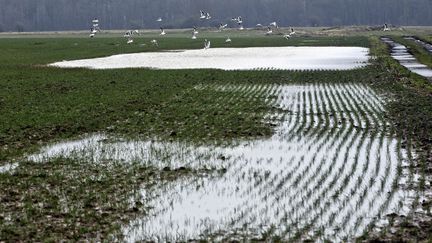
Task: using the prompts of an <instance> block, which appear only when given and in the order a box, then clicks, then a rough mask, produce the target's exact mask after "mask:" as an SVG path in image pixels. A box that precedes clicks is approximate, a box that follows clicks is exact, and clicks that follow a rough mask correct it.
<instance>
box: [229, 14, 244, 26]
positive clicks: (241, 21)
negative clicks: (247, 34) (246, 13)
mask: <svg viewBox="0 0 432 243" xmlns="http://www.w3.org/2000/svg"><path fill="white" fill-rule="evenodd" d="M231 21H234V22H237V24H242V23H243V18H242V17H241V16H238V17H234V18H231Z"/></svg>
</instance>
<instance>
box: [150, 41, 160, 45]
mask: <svg viewBox="0 0 432 243" xmlns="http://www.w3.org/2000/svg"><path fill="white" fill-rule="evenodd" d="M150 43H152V44H153V45H154V46H159V44H158V42H157V40H151V41H150Z"/></svg>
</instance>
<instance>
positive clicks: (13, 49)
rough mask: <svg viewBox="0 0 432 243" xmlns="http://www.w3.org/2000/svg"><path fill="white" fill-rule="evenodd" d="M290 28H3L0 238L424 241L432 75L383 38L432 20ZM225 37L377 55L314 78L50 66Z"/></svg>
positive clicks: (414, 31) (421, 31)
mask: <svg viewBox="0 0 432 243" xmlns="http://www.w3.org/2000/svg"><path fill="white" fill-rule="evenodd" d="M284 31H287V30H286V29H281V30H280V33H276V34H275V35H272V36H265V35H264V32H265V30H247V31H242V32H240V31H237V30H228V31H224V32H223V33H220V32H217V31H214V30H200V32H201V33H199V40H195V41H193V40H191V39H190V37H189V35H190V32H191V30H167V32H168V34H167V36H166V37H160V36H159V35H158V32H157V31H141V33H142V35H140V36H137V37H136V38H135V42H134V44H131V45H127V44H126V40H125V38H123V37H122V32H121V31H118V32H114V31H113V32H111V31H110V32H107V33H105V32H104V33H102V34H100V35H97V36H96V38H94V39H90V38H88V33H86V32H79V33H74V32H62V33H22V34H15V33H1V34H0V77H1V79H0V114H1V116H0V187H1V188H2V193H1V194H0V241H27V240H29V239H32V240H36V241H59V240H72V241H73V240H86V239H88V240H95V239H102V240H119V239H125V240H129V241H133V240H150V239H153V240H154V239H160V240H189V239H192V240H200V239H207V240H221V241H224V240H242V239H246V240H274V241H276V240H299V239H302V240H334V241H338V240H354V239H356V238H358V237H361V236H362V237H365V239H372V238H374V237H378V238H380V237H381V239H399V238H397V237H398V234H399V233H400V234H401V235H403V236H404V237H407V238H408V239H413V240H427V239H428V237H430V236H428V235H425V232H427V231H424V230H419V231H413V232H411V231H408V232H407V230H406V228H403V227H401V225H410V224H412V223H413V222H418V221H416V220H418V214H417V213H416V210H415V209H418V208H420V209H421V210H423V211H422V212H424V215H428V217H429V216H430V210H431V206H430V205H431V204H427V203H425V202H429V201H427V200H430V198H427V197H424V196H425V195H426V193H427V192H428V191H427V190H428V188H430V186H431V184H430V183H431V181H430V168H431V167H430V166H431V164H430V163H431V161H430V158H431V141H430V138H431V137H432V125H431V122H430V121H431V119H432V105H431V104H432V98H431V97H432V85H431V83H430V82H429V81H428V80H426V79H424V78H421V77H420V76H417V75H415V74H411V73H409V72H408V71H407V70H406V69H404V68H402V67H401V66H400V65H399V64H398V63H397V62H396V61H394V60H393V59H391V58H390V57H389V54H388V49H387V47H386V46H385V45H384V44H383V43H381V42H380V41H379V39H378V36H381V35H387V34H388V35H391V36H394V37H395V38H398V37H397V36H401V35H417V36H420V37H422V38H425V39H426V40H430V38H431V36H430V34H429V33H430V32H429V31H430V28H420V27H407V28H404V29H403V30H395V31H393V32H386V33H384V32H381V31H368V30H367V29H366V28H365V27H358V28H357V27H356V28H354V27H353V28H299V29H298V30H296V31H297V33H298V34H297V36H295V37H294V38H291V39H289V40H286V39H284V38H283V37H282V34H283V33H284ZM227 36H229V37H230V38H231V39H232V40H233V42H232V43H231V44H229V46H230V47H252V46H253V47H266V46H360V47H367V48H370V50H371V55H372V56H373V58H372V59H371V65H369V66H367V67H365V68H361V69H355V70H349V71H314V72H293V71H274V70H273V71H272V70H269V71H219V70H169V71H167V70H148V69H123V70H116V69H113V70H87V69H58V68H51V67H47V66H46V64H49V63H53V62H57V61H62V60H74V59H83V58H93V57H102V56H108V55H113V54H121V53H136V52H150V51H163V50H173V49H200V48H202V47H203V40H204V38H207V39H209V40H211V41H212V46H213V47H215V48H217V47H226V46H227V44H225V42H224V41H225V38H226V37H227ZM153 39H157V40H158V42H159V46H158V47H156V46H153V45H151V43H150V41H151V40H153ZM143 44H145V45H143ZM419 53H420V54H421V55H423V56H424V60H426V58H428V57H427V56H426V54H425V53H424V52H420V51H419ZM427 60H428V59H427ZM59 151H60V152H59ZM132 155H133V156H132ZM428 171H429V172H428ZM219 197H220V198H219ZM227 198H229V199H231V200H232V201H230V202H232V203H230V204H228V205H225V204H223V203H220V204H218V203H214V204H212V203H211V202H222V201H223V200H225V199H227ZM245 198H247V200H244V199H245ZM199 199H200V200H201V201H200V200H199ZM218 200H222V201H218ZM242 200H244V201H242ZM422 200H426V201H425V202H423V201H422ZM200 202H202V204H200ZM263 202H264V203H263ZM199 205H206V206H208V208H206V207H204V206H203V207H204V208H206V209H207V211H205V210H203V213H202V214H199V213H197V214H194V212H200V211H199V210H201V209H202V208H203V207H200V206H199ZM184 208H188V209H189V211H186V212H183V211H182V210H183V209H184ZM204 211H205V212H207V213H208V212H211V213H214V214H211V215H213V217H212V216H209V217H205V216H206V214H205V212H204ZM390 213H394V214H395V215H396V214H406V215H407V216H408V217H406V220H405V219H404V220H402V221H398V220H389V218H388V217H387V216H386V214H390ZM173 215H174V216H173ZM365 215H367V217H365ZM230 217H231V218H230ZM376 217H378V218H379V219H381V220H382V221H384V222H385V224H384V225H381V224H379V220H376ZM424 217H426V216H424ZM395 218H396V219H400V218H398V217H397V216H394V217H393V219H395ZM212 219H217V220H216V221H212ZM200 220H201V221H200ZM426 221H427V220H426ZM185 222H187V223H185ZM197 222H198V223H197ZM200 222H201V223H200ZM265 222H267V224H264V223H265ZM185 225H187V226H188V227H185ZM338 225H347V227H346V228H345V229H344V228H343V227H338ZM165 226H166V227H165ZM176 226H178V227H177V228H178V229H183V231H182V232H181V233H179V234H174V233H173V229H172V230H171V228H170V227H173V228H176ZM327 226H329V227H327ZM392 227H393V228H394V229H395V231H396V232H397V233H396V234H388V232H389V231H388V229H391V228H392ZM425 227H430V226H428V225H426V226H425ZM229 229H235V230H234V231H229ZM164 237H165V238H164ZM392 237H396V238H392Z"/></svg>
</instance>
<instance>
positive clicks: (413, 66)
mask: <svg viewBox="0 0 432 243" xmlns="http://www.w3.org/2000/svg"><path fill="white" fill-rule="evenodd" d="M381 40H382V41H383V42H384V43H386V44H388V45H389V46H390V48H391V56H392V57H393V58H394V59H396V60H397V61H398V62H399V63H400V64H401V65H402V66H404V67H406V68H407V69H408V70H410V71H411V72H414V73H416V74H418V75H420V76H423V77H425V78H429V79H430V78H432V69H431V68H429V67H428V66H427V65H425V64H422V63H420V62H419V61H418V60H417V59H416V58H415V57H414V55H412V54H411V53H410V52H409V50H408V48H407V47H406V46H404V45H402V44H399V43H397V42H395V41H393V40H392V39H390V38H387V37H383V38H381Z"/></svg>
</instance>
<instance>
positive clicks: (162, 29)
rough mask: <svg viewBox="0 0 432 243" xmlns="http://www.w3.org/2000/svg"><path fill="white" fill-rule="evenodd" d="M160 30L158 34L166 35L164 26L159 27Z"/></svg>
mask: <svg viewBox="0 0 432 243" xmlns="http://www.w3.org/2000/svg"><path fill="white" fill-rule="evenodd" d="M160 31H161V32H160V35H166V33H165V30H164V28H162V27H161V28H160Z"/></svg>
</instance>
